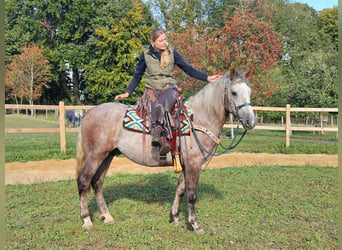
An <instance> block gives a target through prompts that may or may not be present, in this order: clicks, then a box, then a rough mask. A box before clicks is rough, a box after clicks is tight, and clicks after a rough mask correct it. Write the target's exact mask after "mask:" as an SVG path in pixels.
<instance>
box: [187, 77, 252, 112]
mask: <svg viewBox="0 0 342 250" xmlns="http://www.w3.org/2000/svg"><path fill="white" fill-rule="evenodd" d="M243 78H244V77H243V74H241V73H240V72H239V71H235V75H234V80H233V81H231V80H230V72H228V73H226V74H225V75H224V76H222V77H221V78H219V79H218V80H217V81H215V82H213V83H208V84H206V85H205V86H204V87H203V88H202V89H201V90H200V91H199V92H198V93H197V94H195V95H193V96H191V97H190V98H189V103H190V105H191V108H192V109H193V110H198V111H206V112H208V113H211V114H220V112H222V108H223V107H224V92H225V81H228V82H229V84H234V83H237V82H239V80H240V79H243ZM247 83H248V82H247Z"/></svg>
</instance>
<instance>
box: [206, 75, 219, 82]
mask: <svg viewBox="0 0 342 250" xmlns="http://www.w3.org/2000/svg"><path fill="white" fill-rule="evenodd" d="M221 76H222V75H212V76H208V78H207V81H208V82H215V81H216V80H217V79H219V78H220V77H221Z"/></svg>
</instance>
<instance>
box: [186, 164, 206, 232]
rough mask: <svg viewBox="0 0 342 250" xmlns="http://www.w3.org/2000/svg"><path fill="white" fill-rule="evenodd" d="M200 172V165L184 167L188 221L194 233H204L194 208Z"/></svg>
mask: <svg viewBox="0 0 342 250" xmlns="http://www.w3.org/2000/svg"><path fill="white" fill-rule="evenodd" d="M200 172H201V165H199V166H198V167H197V166H188V167H186V168H185V189H186V195H187V197H188V222H189V223H190V225H191V227H192V228H193V230H194V232H195V233H196V234H202V233H204V230H203V229H202V228H201V227H200V225H199V223H198V221H197V217H196V210H195V203H196V200H197V185H198V181H199V176H200Z"/></svg>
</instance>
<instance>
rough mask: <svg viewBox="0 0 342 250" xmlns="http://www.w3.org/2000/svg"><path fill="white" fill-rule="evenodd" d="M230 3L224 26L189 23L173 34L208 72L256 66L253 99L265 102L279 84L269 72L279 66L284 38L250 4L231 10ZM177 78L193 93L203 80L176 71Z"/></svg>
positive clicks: (193, 62) (186, 53) (187, 57)
mask: <svg viewBox="0 0 342 250" xmlns="http://www.w3.org/2000/svg"><path fill="white" fill-rule="evenodd" d="M230 8H235V7H232V6H229V7H227V12H226V13H227V15H224V16H223V20H224V27H222V28H209V27H204V28H201V27H195V28H194V27H187V28H186V29H185V32H184V33H175V34H170V39H171V41H172V43H173V44H174V46H175V47H176V49H177V50H178V51H179V52H180V53H181V54H182V55H183V56H184V59H185V60H187V61H188V62H189V63H190V64H191V65H193V66H194V67H196V68H198V69H200V70H203V71H205V72H208V73H209V74H216V73H226V72H227V71H229V69H230V68H231V67H235V68H237V69H239V70H241V71H244V70H245V71H246V70H247V68H249V67H251V66H253V67H254V69H255V72H256V75H255V77H254V79H253V91H254V92H255V94H254V102H255V103H257V104H262V103H264V101H265V100H266V99H267V98H268V97H269V96H270V95H272V91H273V90H274V89H275V88H276V85H275V84H273V83H272V82H270V81H269V79H268V78H267V75H266V72H267V71H268V70H269V69H270V68H272V67H276V66H277V59H278V58H279V56H280V51H281V46H282V41H281V39H280V37H279V34H277V32H275V31H274V29H273V26H271V25H269V24H268V23H267V22H264V21H260V20H258V19H257V18H256V17H255V16H254V15H253V14H252V13H251V12H250V10H249V9H247V8H239V9H238V10H236V11H233V12H234V15H233V16H230V15H228V13H232V11H231V10H230ZM176 75H177V77H178V82H179V83H180V85H181V87H182V88H183V89H184V90H185V91H190V92H189V93H188V94H193V92H194V91H197V90H198V88H200V87H202V86H203V84H204V83H199V82H197V81H195V80H194V79H189V78H188V77H187V76H185V75H184V73H182V72H180V71H178V72H177V73H176Z"/></svg>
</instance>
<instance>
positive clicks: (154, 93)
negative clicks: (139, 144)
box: [115, 29, 220, 157]
mask: <svg viewBox="0 0 342 250" xmlns="http://www.w3.org/2000/svg"><path fill="white" fill-rule="evenodd" d="M175 65H177V66H178V67H179V68H181V69H182V70H183V71H184V72H185V73H186V74H188V75H189V76H191V77H193V78H196V79H198V80H202V81H208V82H214V81H215V80H217V79H218V78H219V77H220V75H212V76H208V75H207V74H205V73H203V72H201V71H198V70H196V69H194V68H193V67H191V66H190V65H188V64H187V63H186V62H185V61H184V59H183V58H182V56H181V55H180V54H179V53H178V52H177V51H176V50H175V49H174V48H172V47H171V46H169V45H168V42H167V36H166V34H165V32H164V31H163V30H162V29H155V30H153V31H152V34H151V43H150V45H149V46H148V48H147V49H146V50H145V51H144V52H143V53H142V54H141V56H140V58H139V61H138V64H137V67H136V71H135V73H134V75H133V79H132V80H131V82H130V84H129V86H128V87H127V89H126V92H125V93H124V94H120V95H117V96H115V100H117V99H123V98H127V97H128V96H129V95H130V94H132V92H133V91H134V89H135V88H136V87H137V86H138V84H139V83H140V81H141V78H142V77H143V75H144V74H145V77H146V84H145V92H144V94H143V96H142V97H141V98H140V99H139V100H138V101H137V105H138V110H139V111H140V112H141V113H144V114H145V115H147V114H149V115H150V116H151V119H152V130H151V131H152V146H153V151H152V152H153V153H154V156H156V157H157V155H159V154H165V153H167V152H168V151H169V147H168V146H167V145H165V143H163V141H162V140H161V133H162V132H163V131H164V133H165V132H166V135H167V136H168V139H170V136H171V135H170V131H167V130H168V125H169V124H167V120H168V119H167V117H168V115H169V114H170V112H172V110H173V108H174V105H175V103H176V100H177V97H178V96H179V93H178V91H177V83H176V80H175V79H174V74H173V73H174V69H175ZM171 137H172V136H171Z"/></svg>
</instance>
